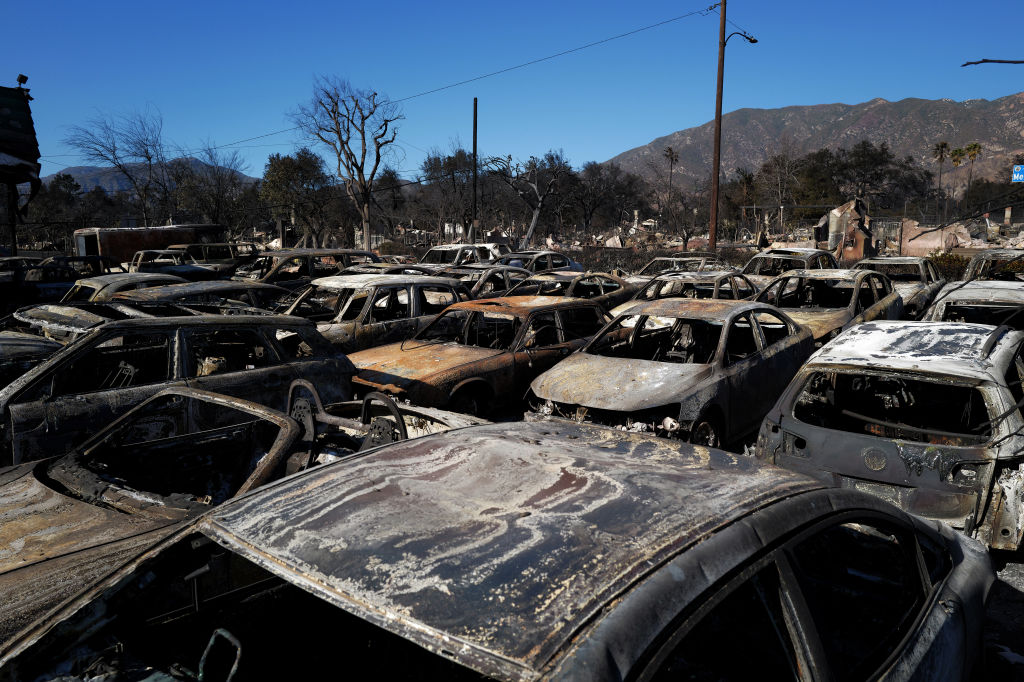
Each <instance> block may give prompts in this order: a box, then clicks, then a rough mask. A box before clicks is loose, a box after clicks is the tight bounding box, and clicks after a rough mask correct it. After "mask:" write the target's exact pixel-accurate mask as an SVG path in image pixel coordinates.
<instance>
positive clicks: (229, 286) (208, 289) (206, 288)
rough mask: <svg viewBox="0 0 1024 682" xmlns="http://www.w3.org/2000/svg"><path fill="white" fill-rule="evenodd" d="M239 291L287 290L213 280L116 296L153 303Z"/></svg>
mask: <svg viewBox="0 0 1024 682" xmlns="http://www.w3.org/2000/svg"><path fill="white" fill-rule="evenodd" d="M239 289H254V290H258V291H266V292H272V293H279V294H284V293H287V291H288V290H287V289H284V288H282V287H279V286H277V285H275V284H264V283H263V282H251V281H247V280H232V279H215V280H209V281H203V282H181V283H180V284H165V285H163V286H159V287H148V288H146V289H136V290H134V291H122V292H120V293H118V294H116V296H117V297H118V298H120V299H122V300H133V301H155V300H158V299H159V298H160V297H161V296H163V295H165V294H168V293H170V294H178V295H182V296H187V295H189V294H217V293H220V292H222V291H237V290H239Z"/></svg>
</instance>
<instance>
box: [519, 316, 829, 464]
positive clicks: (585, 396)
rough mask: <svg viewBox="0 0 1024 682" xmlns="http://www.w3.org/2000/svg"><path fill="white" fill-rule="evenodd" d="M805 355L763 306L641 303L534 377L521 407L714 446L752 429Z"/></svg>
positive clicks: (785, 324)
mask: <svg viewBox="0 0 1024 682" xmlns="http://www.w3.org/2000/svg"><path fill="white" fill-rule="evenodd" d="M813 350H814V349H813V345H812V340H811V334H810V332H809V331H808V330H806V329H804V328H802V327H800V326H798V325H797V324H795V323H794V322H793V321H792V320H790V319H789V318H788V317H786V315H785V314H784V313H781V312H780V311H779V310H777V309H776V308H773V307H771V306H769V305H765V304H763V303H752V302H745V301H724V300H718V301H712V300H696V301H695V300H687V299H663V300H658V301H649V302H647V303H641V304H639V305H636V306H634V307H632V308H630V309H629V311H627V312H626V313H624V314H622V315H619V316H618V317H617V318H615V321H614V322H612V323H611V324H610V325H608V326H607V327H606V328H605V329H603V330H602V331H601V333H600V334H599V335H598V336H596V337H595V338H594V339H593V340H592V341H591V342H590V343H589V344H588V345H587V346H586V347H585V348H584V349H583V350H582V351H581V352H579V353H576V354H574V355H572V356H570V357H568V358H566V359H565V360H563V361H561V362H560V363H558V364H557V365H555V366H554V367H553V368H551V369H549V370H548V371H547V372H545V373H544V374H541V375H540V376H539V377H537V378H536V379H535V380H534V381H533V383H532V384H531V385H530V394H529V395H528V397H527V400H528V402H529V403H530V405H531V407H532V409H533V410H534V415H536V416H538V417H540V418H545V417H551V418H561V419H570V420H573V421H579V422H584V421H589V422H595V423H598V424H604V425H607V426H614V427H616V428H620V429H623V430H626V431H636V432H649V433H654V434H657V435H660V436H665V437H669V438H683V439H686V440H689V441H690V442H692V443H700V444H702V445H711V446H714V447H718V446H720V445H722V444H723V443H732V442H734V441H736V440H737V439H738V438H740V437H742V436H743V435H745V434H748V433H753V432H755V431H756V430H757V428H758V426H759V425H760V423H761V419H762V418H763V417H764V415H765V414H767V412H768V410H769V409H770V408H771V406H772V405H773V404H774V402H775V399H776V398H777V397H778V395H779V394H780V393H781V392H782V391H783V389H785V387H786V385H787V384H788V383H789V380H790V379H791V378H792V377H793V375H794V374H795V373H796V371H797V370H798V369H799V368H800V365H801V364H803V362H804V360H806V359H807V357H808V356H809V355H810V354H811V352H812V351H813ZM534 415H531V416H530V418H535V417H534Z"/></svg>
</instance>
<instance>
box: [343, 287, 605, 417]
mask: <svg viewBox="0 0 1024 682" xmlns="http://www.w3.org/2000/svg"><path fill="white" fill-rule="evenodd" d="M580 304H585V305H589V306H590V307H594V304H592V303H591V302H589V301H583V300H581V299H574V298H566V297H560V296H510V297H502V298H492V299H483V300H479V301H465V302H462V303H456V304H455V305H454V306H449V308H448V309H447V310H470V311H480V312H486V313H492V312H499V313H503V314H507V315H512V316H515V317H516V318H518V319H519V320H520V321H521V322H525V321H526V320H527V319H528V318H529V317H530V315H532V314H535V313H542V312H549V311H556V310H560V309H564V308H574V307H578V306H579V305H580ZM523 329H525V324H524V325H523ZM520 335H521V334H520ZM583 344H584V340H574V341H572V342H567V343H563V344H560V346H561V347H562V348H560V350H564V353H562V354H563V355H568V353H569V352H571V351H572V350H575V349H577V348H580V347H582V346H583ZM349 359H350V360H351V361H352V363H353V364H354V365H355V366H356V368H357V369H358V370H359V371H358V373H357V374H356V376H355V377H353V379H352V382H353V385H354V386H356V387H357V390H362V391H366V390H372V391H382V392H384V393H387V394H390V395H395V396H399V397H401V398H405V399H408V400H410V401H411V402H412V403H414V404H416V405H424V406H430V407H446V406H448V404H449V401H450V400H451V399H452V398H453V396H455V394H456V393H457V392H458V391H459V390H460V389H463V388H469V387H473V388H474V390H476V389H480V390H486V391H488V392H489V394H490V396H491V397H493V398H495V399H497V400H498V401H506V400H511V399H519V398H521V397H522V391H523V390H525V387H526V385H527V384H528V383H529V380H526V381H523V380H520V379H517V378H516V376H515V370H516V368H517V367H520V366H521V367H523V368H527V367H528V371H530V372H532V376H530V377H529V378H530V379H532V378H533V376H536V374H539V373H540V372H541V371H542V369H541V364H542V359H541V358H538V357H536V356H532V357H531V356H527V354H526V353H524V352H522V351H521V350H520V351H518V352H517V350H516V348H515V342H514V343H513V347H512V348H510V349H505V350H502V349H492V348H480V347H476V346H468V345H463V344H455V343H433V344H431V343H421V342H418V341H417V339H416V338H415V337H414V338H412V339H409V340H408V341H404V342H402V343H395V344H391V345H387V346H378V347H377V348H370V349H367V350H363V351H359V352H358V353H353V354H352V355H351V356H349ZM553 363H554V360H551V361H550V364H553ZM550 364H547V366H550ZM534 365H537V369H533V367H534ZM545 368H546V367H545ZM520 386H521V388H520Z"/></svg>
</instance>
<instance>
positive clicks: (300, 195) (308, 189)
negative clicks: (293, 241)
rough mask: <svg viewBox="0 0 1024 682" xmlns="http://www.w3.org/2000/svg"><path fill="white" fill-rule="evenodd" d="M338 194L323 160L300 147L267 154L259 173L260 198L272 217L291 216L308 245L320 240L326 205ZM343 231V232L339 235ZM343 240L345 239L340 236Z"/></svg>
mask: <svg viewBox="0 0 1024 682" xmlns="http://www.w3.org/2000/svg"><path fill="white" fill-rule="evenodd" d="M337 197H338V193H337V191H336V188H335V186H334V182H333V180H332V178H331V176H330V175H328V174H327V172H326V171H325V169H324V160H323V159H322V158H320V156H318V155H317V154H316V153H314V152H312V151H310V150H309V149H308V148H305V147H303V148H302V149H300V150H299V151H297V152H295V153H294V154H292V155H288V156H282V155H280V154H271V155H270V158H269V159H267V165H266V168H265V170H264V173H263V183H262V185H261V186H260V198H261V199H262V200H263V201H264V202H265V203H266V204H268V205H269V207H270V210H271V214H272V215H274V216H276V217H281V218H288V219H294V220H295V222H296V223H297V224H299V225H301V227H302V228H303V232H304V235H305V237H306V238H307V239H308V240H309V241H310V242H311V246H314V247H315V246H319V245H320V244H322V243H323V240H324V238H325V236H326V234H325V233H326V231H327V230H328V229H329V227H330V226H329V215H328V213H329V211H328V209H329V207H330V205H331V203H332V202H334V201H335V200H336V199H337ZM346 232H347V231H343V235H344V234H345V233H346ZM342 239H343V241H346V240H345V238H344V236H343V238H342Z"/></svg>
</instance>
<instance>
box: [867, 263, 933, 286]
mask: <svg viewBox="0 0 1024 682" xmlns="http://www.w3.org/2000/svg"><path fill="white" fill-rule="evenodd" d="M856 269H857V270H874V271H875V272H880V273H882V274H883V275H885V276H887V277H888V278H889V279H891V280H892V281H894V282H920V281H922V278H921V266H920V265H918V264H917V263H864V264H861V265H858V266H857V268H856Z"/></svg>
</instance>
